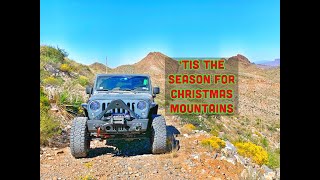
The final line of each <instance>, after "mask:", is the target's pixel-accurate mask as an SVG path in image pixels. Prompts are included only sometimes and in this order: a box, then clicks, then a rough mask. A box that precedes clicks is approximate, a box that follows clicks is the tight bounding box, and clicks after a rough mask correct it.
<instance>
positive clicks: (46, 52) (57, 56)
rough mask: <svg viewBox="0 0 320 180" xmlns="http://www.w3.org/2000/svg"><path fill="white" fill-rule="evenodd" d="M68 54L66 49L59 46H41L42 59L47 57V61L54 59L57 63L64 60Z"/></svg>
mask: <svg viewBox="0 0 320 180" xmlns="http://www.w3.org/2000/svg"><path fill="white" fill-rule="evenodd" d="M67 56H68V53H67V52H66V51H65V50H64V49H60V48H59V47H57V48H54V47H52V46H46V45H43V46H40V59H41V57H42V58H43V57H46V59H45V60H46V61H53V62H55V63H58V62H63V60H64V58H65V57H67Z"/></svg>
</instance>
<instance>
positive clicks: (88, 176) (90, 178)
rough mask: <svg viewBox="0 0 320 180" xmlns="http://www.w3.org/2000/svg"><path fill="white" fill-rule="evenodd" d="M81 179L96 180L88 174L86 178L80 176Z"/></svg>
mask: <svg viewBox="0 0 320 180" xmlns="http://www.w3.org/2000/svg"><path fill="white" fill-rule="evenodd" d="M79 179H81V180H95V179H96V178H94V177H93V176H92V175H90V174H87V175H85V176H80V177H79Z"/></svg>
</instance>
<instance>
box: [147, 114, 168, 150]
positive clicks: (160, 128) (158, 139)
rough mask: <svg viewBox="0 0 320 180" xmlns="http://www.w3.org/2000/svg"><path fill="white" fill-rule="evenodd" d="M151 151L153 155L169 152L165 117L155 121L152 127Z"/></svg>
mask: <svg viewBox="0 0 320 180" xmlns="http://www.w3.org/2000/svg"><path fill="white" fill-rule="evenodd" d="M151 131H152V132H151V151H152V153H153V154H162V153H165V152H166V150H167V143H166V142H167V128H166V120H165V119H164V117H163V116H157V117H155V118H154V119H153V121H152V125H151Z"/></svg>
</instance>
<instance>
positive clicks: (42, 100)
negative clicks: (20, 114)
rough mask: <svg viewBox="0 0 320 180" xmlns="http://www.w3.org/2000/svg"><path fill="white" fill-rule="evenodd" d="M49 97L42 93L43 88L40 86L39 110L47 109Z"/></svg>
mask: <svg viewBox="0 0 320 180" xmlns="http://www.w3.org/2000/svg"><path fill="white" fill-rule="evenodd" d="M49 106H50V103H49V98H48V96H47V95H46V94H45V93H44V91H43V88H42V87H40V109H41V110H45V111H47V110H49Z"/></svg>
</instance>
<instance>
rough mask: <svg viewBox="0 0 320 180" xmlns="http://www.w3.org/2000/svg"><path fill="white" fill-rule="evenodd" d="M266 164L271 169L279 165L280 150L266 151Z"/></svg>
mask: <svg viewBox="0 0 320 180" xmlns="http://www.w3.org/2000/svg"><path fill="white" fill-rule="evenodd" d="M266 165H267V166H268V167H270V168H272V169H276V168H278V167H280V151H277V150H275V151H268V163H267V164H266Z"/></svg>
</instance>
